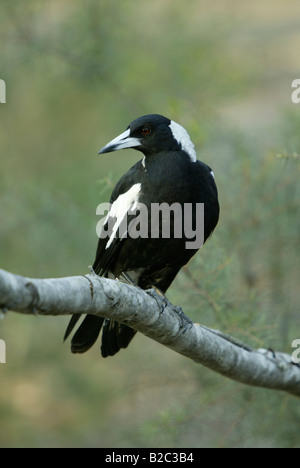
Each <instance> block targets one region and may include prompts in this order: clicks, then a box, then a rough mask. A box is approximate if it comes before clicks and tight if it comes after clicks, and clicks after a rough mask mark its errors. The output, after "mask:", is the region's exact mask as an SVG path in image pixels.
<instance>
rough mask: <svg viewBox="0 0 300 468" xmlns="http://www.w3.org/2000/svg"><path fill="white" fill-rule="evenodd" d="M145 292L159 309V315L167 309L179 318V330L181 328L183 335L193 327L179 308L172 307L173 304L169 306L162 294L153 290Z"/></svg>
mask: <svg viewBox="0 0 300 468" xmlns="http://www.w3.org/2000/svg"><path fill="white" fill-rule="evenodd" d="M146 292H147V294H149V296H151V297H153V299H155V301H156V303H157V305H158V307H159V309H160V311H159V313H160V314H162V313H163V312H164V311H165V309H166V308H167V307H169V308H170V309H172V310H173V311H174V312H175V313H176V314H177V315H178V317H179V318H180V328H183V331H182V333H185V332H186V331H187V330H188V329H189V328H191V327H192V326H193V321H192V320H191V319H190V318H189V317H187V316H186V315H185V313H184V312H183V310H182V308H181V307H179V306H174V305H173V304H171V302H169V301H168V299H167V298H166V297H165V296H164V295H163V294H159V293H158V292H156V290H155V289H153V288H152V289H148V290H147V291H146Z"/></svg>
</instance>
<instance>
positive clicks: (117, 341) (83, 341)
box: [64, 315, 136, 357]
mask: <svg viewBox="0 0 300 468" xmlns="http://www.w3.org/2000/svg"><path fill="white" fill-rule="evenodd" d="M79 318H80V315H73V317H72V318H71V320H70V323H69V325H68V328H67V330H66V333H65V336H64V340H66V339H67V338H68V336H69V335H70V334H71V332H72V331H73V329H74V327H75V325H76V323H77V322H78V320H79ZM103 322H104V326H103V331H102V344H101V354H102V356H103V357H107V356H113V355H114V354H116V353H117V352H118V351H120V349H121V348H127V346H128V345H129V343H130V341H131V340H132V338H133V337H134V335H135V334H136V331H135V330H133V329H132V328H130V327H128V326H127V325H123V324H121V323H119V322H116V321H114V320H109V319H104V318H102V317H96V316H95V315H87V316H86V317H85V318H84V320H83V322H82V323H81V325H80V326H79V328H78V329H77V330H76V332H75V334H74V336H73V338H72V341H71V351H72V353H74V354H78V353H85V352H86V351H88V350H89V349H90V348H91V347H92V346H93V344H94V343H95V342H96V341H97V338H98V336H99V334H100V331H101V328H102V325H103Z"/></svg>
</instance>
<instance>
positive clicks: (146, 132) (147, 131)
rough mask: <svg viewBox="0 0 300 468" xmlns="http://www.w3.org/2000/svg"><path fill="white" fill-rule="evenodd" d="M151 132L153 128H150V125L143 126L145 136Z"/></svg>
mask: <svg viewBox="0 0 300 468" xmlns="http://www.w3.org/2000/svg"><path fill="white" fill-rule="evenodd" d="M150 133H151V128H149V127H143V128H142V135H143V136H147V135H150Z"/></svg>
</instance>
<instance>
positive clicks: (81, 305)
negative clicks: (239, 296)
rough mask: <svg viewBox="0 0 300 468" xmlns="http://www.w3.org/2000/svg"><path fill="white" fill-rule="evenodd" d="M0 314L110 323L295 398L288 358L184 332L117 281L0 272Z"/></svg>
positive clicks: (170, 315) (298, 385) (295, 376)
mask: <svg viewBox="0 0 300 468" xmlns="http://www.w3.org/2000/svg"><path fill="white" fill-rule="evenodd" d="M0 309H2V311H3V312H4V313H5V312H6V311H7V310H12V311H15V312H19V313H24V314H39V315H56V316H57V315H69V314H72V315H73V314H82V313H84V314H92V315H98V316H101V317H106V318H111V319H114V320H117V321H119V322H122V323H124V324H126V325H129V326H130V327H132V328H134V329H135V330H137V331H139V332H141V333H143V334H144V335H146V336H148V337H149V338H152V339H153V340H155V341H157V342H159V343H161V344H163V345H165V346H167V347H168V348H170V349H172V350H174V351H176V352H178V353H180V354H182V355H184V356H186V357H188V358H190V359H192V360H193V361H195V362H197V363H200V364H202V365H204V366H206V367H208V368H210V369H212V370H214V371H215V372H218V373H220V374H222V375H224V376H226V377H229V378H231V379H233V380H236V381H239V382H242V383H244V384H247V385H253V386H257V387H265V388H270V389H277V390H284V391H287V392H289V393H291V394H293V395H296V396H298V397H300V367H299V366H298V365H296V364H294V363H293V362H292V358H291V356H290V355H289V354H285V353H281V352H274V351H268V350H264V349H259V350H255V349H251V348H250V347H249V346H247V345H245V344H243V343H241V342H240V341H238V340H236V339H234V338H232V337H230V336H228V335H225V334H223V333H222V332H220V331H218V330H212V329H209V328H207V327H205V326H201V325H197V324H193V325H192V326H191V327H190V328H188V329H186V330H185V331H184V328H182V326H181V325H182V323H181V320H180V318H179V316H178V314H177V313H176V312H175V311H174V309H173V308H172V306H171V305H168V306H167V307H166V308H165V310H164V312H163V313H161V308H160V307H159V304H158V303H157V301H156V300H155V299H154V298H153V297H152V296H151V295H149V294H148V293H147V292H145V291H143V290H141V289H139V288H135V287H133V286H129V285H127V284H124V283H121V282H119V281H115V280H111V279H106V278H102V277H98V276H94V275H86V276H76V277H68V278H59V279H32V278H26V277H22V276H18V275H14V274H12V273H9V272H6V271H4V270H0Z"/></svg>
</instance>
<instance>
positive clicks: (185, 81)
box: [0, 0, 300, 448]
mask: <svg viewBox="0 0 300 468" xmlns="http://www.w3.org/2000/svg"><path fill="white" fill-rule="evenodd" d="M0 44H1V46H0V78H1V79H3V80H5V82H6V86H7V103H6V104H1V105H0V119H1V125H0V148H1V157H0V214H1V218H0V242H1V244H0V267H1V268H3V269H6V270H8V271H11V272H14V273H17V274H21V275H25V276H31V277H40V278H43V277H60V276H71V275H80V274H85V273H86V272H87V271H88V266H89V265H90V264H91V263H92V262H93V260H94V255H95V250H96V245H97V237H96V224H97V221H98V219H97V217H96V207H97V205H98V204H99V203H100V202H104V201H108V200H109V196H110V193H111V190H112V187H113V186H114V184H115V183H116V182H117V180H118V179H119V177H120V175H122V174H123V173H124V172H125V171H126V170H128V169H129V167H131V165H132V164H133V163H135V162H136V161H137V160H138V159H140V155H139V153H137V152H135V151H134V150H127V151H123V152H117V153H114V154H109V155H103V156H102V157H99V156H97V152H98V150H99V149H100V148H101V147H102V146H103V145H104V144H105V143H107V142H108V141H110V140H111V139H112V138H114V137H115V136H117V135H118V134H119V133H121V132H122V131H124V130H125V128H126V127H127V125H128V124H129V123H130V122H131V121H132V120H133V119H135V118H136V117H138V116H140V115H143V114H147V113H161V114H163V115H166V116H168V117H170V118H172V119H173V120H175V121H177V122H179V123H180V124H181V125H183V126H184V127H185V128H186V129H187V130H188V132H189V133H190V135H191V137H192V140H193V141H194V143H195V145H196V148H197V151H198V157H199V159H201V160H203V161H205V162H206V163H208V164H209V165H210V166H211V167H212V168H213V170H214V172H215V176H216V181H217V184H218V188H219V196H220V202H221V210H222V211H221V218H220V222H219V225H218V228H217V230H216V232H215V234H214V235H213V237H212V238H211V239H210V241H209V242H208V243H207V244H206V245H205V247H204V248H203V249H202V250H201V252H200V253H198V255H197V256H196V257H195V258H194V259H193V261H192V262H191V263H190V264H189V265H188V267H187V268H185V269H184V270H183V271H182V272H181V273H180V275H179V276H178V278H177V279H176V281H175V282H174V283H173V285H172V287H171V288H170V290H169V293H168V297H169V299H170V300H171V301H172V302H173V303H175V304H180V305H181V306H182V307H183V309H184V311H185V313H186V314H188V315H190V316H191V317H192V318H193V320H195V321H196V322H199V323H203V324H205V325H207V326H209V327H214V328H218V329H221V330H222V331H224V332H227V333H229V334H232V335H233V336H235V337H237V338H239V339H241V340H243V341H244V342H246V343H248V344H250V345H252V346H254V347H267V348H268V347H270V348H272V349H275V350H280V351H285V352H288V353H290V352H291V351H292V348H291V343H292V341H293V340H294V339H296V338H300V319H299V303H300V297H299V281H300V268H299V265H300V262H299V253H300V240H299V230H300V217H299V195H300V184H299V169H300V159H299V154H300V131H299V130H300V104H299V105H295V104H293V103H292V101H291V94H292V88H291V83H292V81H293V80H294V79H296V78H300V69H299V47H300V4H299V2H298V1H297V0H286V1H285V2H282V1H279V0H264V2H262V1H261V0H251V1H250V0H244V1H243V2H240V1H238V0H225V1H223V2H220V1H216V0H209V1H208V0H189V2H182V1H179V0H153V1H151V2H148V1H145V0H140V1H139V2H136V1H133V0H123V1H122V2H120V1H116V0H98V1H96V0H88V1H82V0H72V1H71V0H52V1H51V2H42V1H37V0H27V1H26V2H21V1H17V0H10V1H9V2H1V4H0ZM67 322H68V317H31V316H22V315H19V314H14V313H9V314H8V316H7V317H6V318H5V319H4V320H2V321H1V322H0V338H1V339H3V340H5V341H6V345H7V364H5V365H4V364H2V365H0V382H1V383H0V388H1V392H0V421H1V422H0V446H1V447H152V448H162V447H181V448H193V447H300V432H299V418H300V407H299V403H298V402H297V400H296V399H295V398H294V397H292V396H289V395H288V394H285V393H282V392H276V391H271V390H265V389H257V388H252V387H247V386H245V385H242V384H239V383H235V382H232V381H230V380H229V379H226V378H224V377H222V376H220V375H217V374H215V373H213V372H212V371H210V370H208V369H206V368H204V367H202V366H199V365H197V364H194V363H193V362H191V361H189V360H187V359H185V358H183V357H181V356H180V355H177V354H175V353H174V352H172V351H170V350H168V349H166V348H164V347H163V346H161V345H159V344H158V343H155V342H152V341H151V340H150V339H148V338H146V337H144V336H142V335H140V334H139V335H138V336H137V337H136V338H135V339H134V340H133V342H132V344H131V345H130V347H129V348H128V349H127V350H123V351H122V352H120V353H119V354H118V355H116V356H115V357H114V358H108V359H102V358H101V357H100V352H99V346H98V345H97V346H95V347H94V348H93V349H92V350H91V351H90V352H88V353H87V354H85V355H82V356H74V355H71V353H70V349H69V343H65V344H63V343H62V338H63V334H64V331H65V327H66V325H67Z"/></svg>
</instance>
